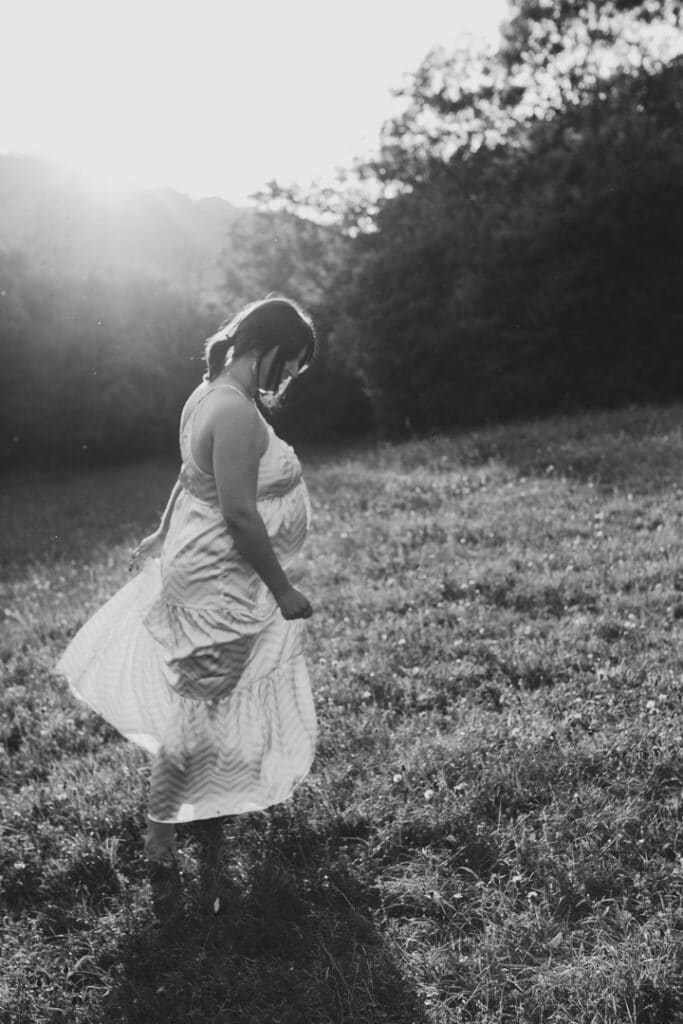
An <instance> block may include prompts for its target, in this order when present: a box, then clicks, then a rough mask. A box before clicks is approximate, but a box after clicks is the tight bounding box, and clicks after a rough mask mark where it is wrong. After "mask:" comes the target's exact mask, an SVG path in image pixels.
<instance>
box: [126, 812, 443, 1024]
mask: <svg viewBox="0 0 683 1024" xmlns="http://www.w3.org/2000/svg"><path fill="white" fill-rule="evenodd" d="M292 825H293V822H292V820H291V818H289V820H288V811H287V810H286V809H284V810H283V809H281V808H273V809H271V810H270V811H269V812H267V813H266V814H259V815H246V816H240V818H238V819H232V820H228V819H223V820H222V821H218V822H212V823H197V824H195V825H194V826H192V833H191V834H190V832H189V830H188V832H187V833H186V836H183V835H182V833H181V837H180V839H181V846H182V845H183V844H184V846H185V850H186V853H185V854H183V855H181V860H180V865H179V869H178V870H169V869H162V870H158V871H153V872H151V873H150V890H151V907H152V908H153V914H151V915H150V917H149V918H148V919H147V920H145V921H140V922H139V923H137V924H134V925H133V927H131V928H130V929H129V931H128V933H127V934H126V936H125V938H123V939H122V948H121V949H120V950H119V963H120V967H121V969H122V973H121V975H120V983H119V984H118V986H117V988H116V989H115V990H114V991H112V992H111V993H110V996H109V998H108V1000H107V1006H106V1012H107V1018H106V1019H108V1020H112V1021H114V1020H116V1021H126V1022H130V1024H137V1022H139V1024H143V1022H144V1024H157V1022H159V1024H161V1022H162V1021H163V1022H164V1024H173V1022H175V1021H183V1022H184V1024H185V1022H191V1021H197V1022H199V1021H201V1022H205V1021H206V1022H209V1021H211V1022H216V1024H229V1022H230V1024H232V1022H233V1021H234V1022H243V1021H244V1022H254V1024H261V1022H263V1024H308V1022H310V1024H325V1022H337V1021H338V1022H339V1024H342V1022H343V1024H353V1022H365V1021H368V1022H370V1021H372V1022H375V1021H376V1022H381V1021H386V1022H387V1024H418V1022H419V1021H421V1020H424V1010H423V1008H422V1006H421V1003H420V1000H419V999H418V997H417V994H416V992H415V991H414V989H413V988H412V987H411V986H410V984H408V983H407V982H406V981H405V979H404V977H403V972H402V970H401V965H400V961H399V954H398V950H397V949H394V950H392V949H390V948H389V945H388V944H387V943H386V942H385V941H384V940H383V939H382V937H381V935H380V934H379V932H378V930H377V928H376V926H375V924H374V923H373V911H374V909H375V906H376V902H377V901H376V898H375V896H374V893H373V886H372V884H371V882H370V881H369V880H366V881H365V882H364V881H363V880H362V877H361V873H359V872H358V871H357V870H354V868H353V864H352V861H351V860H348V859H347V858H346V854H343V855H341V856H340V855H339V846H340V845H341V844H342V843H343V845H344V846H345V848H346V850H348V849H349V848H353V844H354V840H356V841H357V842H359V843H362V842H363V840H362V838H360V837H349V836H339V835H334V834H331V833H330V832H328V833H327V834H325V833H321V832H319V831H316V829H315V828H314V827H312V826H309V825H306V824H305V823H303V822H302V819H301V818H300V817H299V818H297V820H296V823H295V827H294V828H293V827H292ZM190 836H191V837H190Z"/></svg>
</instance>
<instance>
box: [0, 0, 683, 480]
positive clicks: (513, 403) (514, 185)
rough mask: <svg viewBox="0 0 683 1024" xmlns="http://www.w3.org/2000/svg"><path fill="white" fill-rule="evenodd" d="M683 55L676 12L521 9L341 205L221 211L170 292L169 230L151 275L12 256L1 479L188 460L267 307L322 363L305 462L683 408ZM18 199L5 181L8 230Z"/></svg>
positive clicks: (6, 257) (279, 195)
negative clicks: (203, 404)
mask: <svg viewBox="0 0 683 1024" xmlns="http://www.w3.org/2000/svg"><path fill="white" fill-rule="evenodd" d="M681 38H682V27H681V13H680V11H679V7H678V4H676V3H674V2H673V0H643V2H634V0H605V2H602V3H595V2H585V0H515V2H513V3H511V5H510V18H509V20H508V22H507V23H506V26H505V28H504V32H503V35H502V39H501V41H500V45H499V46H498V47H497V49H495V50H494V51H492V52H487V53H479V52H476V51H475V52H473V51H471V50H464V51H458V52H455V53H445V52H441V51H435V52H433V53H431V54H429V55H428V56H427V57H426V59H425V60H424V62H423V63H422V65H421V66H420V68H418V69H417V71H416V72H415V73H414V74H413V75H412V76H411V78H410V81H409V84H408V86H407V87H406V88H405V90H404V93H403V99H404V105H403V113H402V114H401V115H400V116H399V117H397V118H395V119H394V120H393V121H391V122H389V123H387V124H386V125H385V126H384V128H383V131H382V135H381V139H380V145H379V148H378V152H377V156H376V158H375V159H373V160H371V161H365V162H363V163H359V164H358V165H357V166H356V167H355V168H354V169H353V170H352V172H351V173H349V174H347V175H346V178H345V180H344V181H340V183H339V186H338V188H336V189H330V188H326V189H320V190H317V191H316V190H313V189H311V190H308V191H306V192H304V191H302V190H300V189H299V190H298V189H294V188H291V189H290V188H283V187H281V186H279V185H278V184H277V183H274V182H273V183H271V184H270V185H269V186H267V187H265V188H264V189H263V190H262V192H261V194H260V197H259V202H260V208H259V209H258V210H255V211H242V212H241V213H239V212H237V213H236V212H234V211H232V212H230V214H229V215H224V213H225V211H223V210H222V209H221V210H219V209H218V207H216V208H215V209H214V208H212V209H211V210H210V211H209V210H207V209H204V211H203V217H204V220H203V221H202V224H203V225H204V226H203V227H201V229H200V228H198V227H197V225H196V224H195V223H194V222H193V223H192V228H191V231H190V229H189V228H188V231H187V233H186V235H184V236H183V239H181V241H182V244H180V242H178V252H177V254H175V255H174V256H173V258H171V257H170V256H169V251H170V250H171V249H172V244H171V243H172V242H173V236H171V235H170V234H169V233H168V232H167V233H166V234H165V235H164V251H163V254H162V255H163V260H162V259H161V256H160V257H159V260H158V266H159V267H160V268H161V267H162V263H163V269H160V270H159V272H156V273H155V271H154V267H155V264H154V253H151V254H150V250H149V245H150V243H149V238H150V237H152V238H156V237H158V235H159V232H158V229H157V227H155V226H153V227H150V228H149V230H148V232H147V240H146V245H147V249H146V250H145V254H146V255H145V259H146V262H145V263H144V265H142V264H141V263H140V262H139V261H138V263H137V264H136V262H135V260H132V259H131V251H130V248H129V249H128V250H124V251H122V252H120V253H119V252H118V251H117V252H114V251H113V250H112V249H111V248H110V249H108V250H107V252H106V259H104V258H102V257H101V255H98V254H97V253H96V254H95V256H92V253H93V251H94V250H93V242H92V234H90V235H88V236H87V238H86V237H85V236H84V235H83V234H82V233H81V235H78V231H76V235H75V236H74V238H75V240H74V242H73V245H72V248H71V250H64V248H63V247H62V250H61V251H60V252H59V253H58V255H57V256H55V255H54V254H53V255H50V253H49V252H48V251H46V247H45V245H44V238H43V237H41V239H40V240H39V241H38V242H37V241H36V238H35V237H33V238H31V237H29V238H26V237H24V238H22V239H20V240H19V241H16V240H15V243H14V244H10V245H8V244H7V243H5V245H4V246H3V251H2V252H1V253H0V340H1V343H2V361H3V374H2V375H1V377H0V380H1V381H2V383H1V384H0V398H1V399H2V401H1V402H0V464H2V465H3V466H11V465H22V464H28V463H35V462H41V461H42V462H44V461H52V462H59V461H63V460H69V461H73V460H101V459H111V458H117V459H129V458H135V457H140V456H146V455H149V454H152V453H155V452H159V451H163V450H168V449H172V448H173V447H174V446H175V443H176V441H175V435H176V429H177V419H178V413H179V409H180V407H181V405H182V402H183V400H184V398H185V396H186V394H187V393H188V392H189V390H191V388H192V387H193V386H194V385H195V384H196V383H197V381H198V380H199V378H200V376H201V372H202V365H201V349H202V344H203V340H204V338H205V337H207V336H208V335H209V334H210V333H211V332H212V331H213V330H214V329H215V327H216V326H217V324H218V322H219V321H220V320H221V319H222V318H223V316H225V315H228V314H229V313H230V312H231V311H232V310H234V309H235V308H237V307H238V306H239V305H240V304H241V303H242V302H244V301H249V300H250V299H252V298H253V297H255V296H258V295H263V294H266V293H268V292H272V291H275V292H279V293H283V294H289V295H292V296H293V297H294V298H297V299H299V300H300V301H302V302H303V303H304V304H305V305H307V306H308V307H309V308H310V309H311V311H312V313H313V315H314V318H315V320H316V323H317V326H318V333H319V336H320V342H321V355H320V358H319V360H318V362H317V364H316V366H315V367H314V368H313V370H312V371H311V372H310V373H309V374H307V375H306V376H305V377H304V378H302V380H301V382H298V383H297V385H296V387H295V388H293V389H292V397H293V400H289V401H287V402H286V403H285V405H284V407H283V409H282V411H281V412H280V413H279V414H278V415H279V418H280V429H281V430H282V432H283V433H285V434H286V435H287V436H289V437H290V438H291V439H294V440H297V439H306V440H319V441H323V440H326V439H331V438H335V437H338V436H342V435H343V436H348V435H351V434H354V433H358V432H368V431H378V430H379V431H382V432H385V433H396V432H401V431H405V430H412V431H425V430H431V429H448V428H452V427H456V426H458V425H461V424H470V423H477V422H482V421H491V420H501V419H506V418H510V417H520V416H536V415H543V414H545V413H548V412H551V411H556V410H572V409H579V408H586V407H590V406H609V405H616V404H623V403H633V402H641V401H668V400H671V399H675V398H680V397H681V396H682V395H683V347H682V346H681V344H680V337H681V333H682V332H681V329H682V327H683V289H681V287H680V282H681V280H683V255H682V247H681V241H680V240H681V238H682V237H683V230H682V229H683V213H682V211H683V173H682V172H683V127H682V126H683V120H682V117H681V115H682V113H683V76H682V72H683V63H682V61H681V58H680V56H678V54H680V52H681V50H683V45H682V43H681ZM8 180H9V182H10V185H11V186H12V187H10V185H8V184H7V182H8ZM3 181H4V183H5V186H4V192H3ZM12 189H14V191H12ZM20 192H21V188H20V185H19V184H17V181H16V177H15V179H14V181H13V184H12V179H11V176H9V178H8V176H7V175H5V178H4V179H3V176H2V166H1V165H0V217H2V216H3V213H4V211H8V210H11V209H12V208H13V207H12V203H16V199H17V195H18V194H19V193H20ZM43 194H45V192H43ZM59 194H60V195H64V194H65V193H64V191H63V190H62V192H61V193H59ZM69 194H70V195H73V192H72V193H69ZM44 205H45V203H44ZM47 205H48V207H49V204H47ZM157 207H158V204H157ZM82 209H83V206H82V204H81V205H80V206H79V205H78V202H75V205H74V204H72V213H73V216H72V218H71V221H70V222H69V224H70V225H72V221H73V220H74V218H75V219H78V212H79V210H81V211H82ZM73 211H75V213H74V212H73ZM49 212H50V215H51V216H53V217H54V204H53V206H52V207H51V208H50V209H49ZM139 212H140V211H139V210H138V216H139ZM186 212H187V211H186ZM217 213H220V217H222V218H223V220H222V221H221V235H220V237H221V240H222V241H221V244H220V245H217V244H216V229H215V224H216V215H217ZM41 215H42V214H41ZM187 215H188V217H189V213H187ZM159 216H160V214H159V210H158V208H155V217H157V218H158V217H159ZM23 219H24V221H25V220H26V218H25V217H24V218H23ZM82 219H83V218H81V220H82ZM178 220H179V211H178V210H176V211H175V212H174V218H173V223H177V222H178ZM209 221H210V222H211V224H213V232H212V233H209V234H207V237H206V245H205V248H204V250H202V251H203V255H202V258H201V259H200V257H199V256H198V253H199V252H200V250H201V249H202V244H203V243H202V237H203V236H202V234H201V233H202V231H205V230H207V229H206V224H207V223H208V222H209ZM150 223H151V224H153V225H157V223H158V220H155V221H153V222H150ZM188 224H189V221H188ZM56 234H57V235H58V236H59V238H62V237H63V235H64V232H62V231H60V232H56ZM190 234H191V237H192V245H189V243H187V244H186V240H187V238H188V237H190ZM67 235H68V232H67ZM69 237H70V236H69ZM198 239H199V241H198ZM176 242H177V239H176ZM136 244H137V243H136ZM207 251H208V252H210V253H212V256H211V260H210V265H209V262H207V259H206V252H207ZM76 252H77V253H78V259H76V258H75V257H74V253H76ZM84 253H85V254H88V256H89V259H90V262H88V260H87V259H85V258H84ZM296 392H298V394H296Z"/></svg>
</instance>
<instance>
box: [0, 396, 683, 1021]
mask: <svg viewBox="0 0 683 1024" xmlns="http://www.w3.org/2000/svg"><path fill="white" fill-rule="evenodd" d="M302 461H303V462H304V468H305V472H306V477H307V480H308V482H309V487H310V491H311V497H312V502H313V508H314V516H315V519H314V530H313V533H312V535H311V538H310V541H309V544H308V548H307V580H306V583H305V586H304V587H303V589H306V590H307V592H308V593H310V595H311V598H312V601H313V603H314V606H315V609H316V612H315V616H314V618H313V620H312V622H311V628H310V631H309V637H308V653H309V661H310V668H311V674H312V680H313V683H314V688H315V697H316V703H317V708H318V713H319V724H320V737H319V747H318V754H317V758H316V761H315V765H314V769H313V771H312V773H311V775H310V776H309V778H308V779H307V780H306V781H305V783H304V784H302V786H301V787H300V788H299V789H298V790H297V792H296V794H295V797H294V798H293V799H292V800H291V801H290V802H288V803H286V804H283V805H280V806H278V807H275V808H272V809H270V810H268V811H266V812H264V813H260V814H253V815H246V816H242V817H239V818H234V819H230V820H226V821H225V822H224V823H223V825H222V828H221V830H220V834H218V832H217V830H216V829H215V828H214V829H212V828H210V827H207V826H202V825H199V826H182V827H181V828H180V829H179V845H180V849H181V853H180V870H179V873H178V874H177V875H173V874H172V873H171V874H170V875H169V874H167V873H158V872H150V870H149V868H148V867H147V865H146V863H145V861H144V860H143V857H142V852H141V839H140V834H141V831H142V829H143V827H144V818H145V799H146V787H147V782H148V777H149V762H148V760H147V758H146V756H145V755H144V754H143V753H142V752H141V751H138V750H137V749H135V748H133V747H132V746H130V745H128V744H126V743H125V742H124V741H123V740H121V739H120V738H119V737H118V735H117V734H116V733H115V732H114V731H113V730H111V729H110V728H109V727H108V726H107V725H106V724H104V723H103V722H102V721H101V720H99V719H98V718H97V717H96V716H95V715H93V714H92V713H91V712H90V711H89V710H88V709H87V708H86V707H85V706H83V705H81V704H79V703H78V702H76V701H75V700H74V699H73V698H72V697H71V696H70V694H69V692H68V690H67V688H66V686H65V684H64V683H63V682H62V681H60V680H59V679H57V678H56V677H55V676H54V674H53V671H52V667H53V665H54V662H55V660H56V658H57V656H58V654H59V653H60V652H61V650H62V649H63V647H64V646H65V644H66V643H67V642H68V639H69V637H70V636H71V635H72V634H73V632H74V630H75V629H76V628H77V627H78V626H79V624H80V623H82V622H83V621H84V619H85V618H86V617H87V616H88V615H89V614H90V613H91V612H92V611H93V610H94V609H95V608H96V607H97V606H98V605H99V604H100V603H102V602H103V601H104V600H106V598H107V597H109V596H110V595H111V594H112V593H113V592H114V591H115V590H116V589H117V588H118V587H119V586H120V585H121V584H122V583H123V582H125V580H126V579H127V563H128V555H129V552H130V550H131V548H132V546H133V544H134V542H136V541H137V540H139V538H140V537H141V536H143V535H144V534H145V533H146V532H148V531H149V530H150V529H151V528H152V526H153V525H154V524H155V521H156V518H157V516H158V514H159V512H160V511H161V509H162V507H163V505H164V502H165V498H166V494H167V491H168V488H169V487H170V485H171V483H172V481H173V479H174V477H175V473H176V470H177V467H176V466H174V465H173V464H168V463H166V464H164V463H159V464H156V463H155V464H145V465H137V466H132V467H127V468H126V467H120V468H107V469H99V470H92V471H90V472H85V471H83V472H79V473H76V472H71V473H54V474H50V473H41V474H38V473H36V474H29V473H26V474H23V475H17V476H13V477H8V478H5V479H4V480H3V481H2V485H1V488H0V521H1V522H2V524H3V529H2V533H1V535H0V562H1V564H2V579H3V583H2V601H1V603H0V621H2V628H3V633H2V641H1V643H0V664H1V669H2V677H1V680H0V709H1V710H0V741H1V742H0V782H1V785H2V800H1V802H0V823H1V827H2V842H1V846H0V875H1V879H0V907H1V910H0V913H1V915H2V938H1V943H2V959H1V963H0V1022H1V1024H48V1022H49V1024H100V1022H102V1024H105V1022H106V1024H111V1022H131V1024H132V1022H134V1024H174V1022H181V1021H182V1022H183V1024H328V1022H329V1024H365V1022H367V1024H422V1022H425V1024H427V1022H428V1024H456V1022H468V1024H489V1022H490V1024H493V1022H502V1024H513V1022H519V1024H521V1022H524V1024H526V1022H529V1024H613V1022H622V1021H627V1022H633V1024H667V1022H671V1024H676V1022H681V1021H683V823H682V821H683V819H682V796H683V735H682V734H683V718H682V715H681V711H682V707H683V652H682V651H681V631H682V630H683V564H682V563H681V559H680V540H681V526H682V517H683V474H682V470H683V407H680V406H678V407H676V406H671V407H667V408H660V409H655V408H642V409H626V410H622V411H615V412H608V413H595V414H590V415H588V414H587V415H583V416H577V417H566V418H562V417H559V418H555V419H550V420H546V421H544V422H539V423H528V424H518V425H515V426H506V427H500V426H498V427H491V428H486V429H481V430H478V431H473V432H467V433H462V434H458V435H453V436H435V437H432V438H428V439H417V440H412V441H407V442H405V443H400V444H399V443H395V444H394V443H391V444H390V443H382V444H373V445H368V446H366V447H363V446H357V447H353V448H348V449H341V450H337V451H335V452H331V451H329V452H320V451H317V452H316V451H315V450H311V451H310V452H306V451H304V452H303V453H302ZM3 616H4V619H3V618H2V617H3Z"/></svg>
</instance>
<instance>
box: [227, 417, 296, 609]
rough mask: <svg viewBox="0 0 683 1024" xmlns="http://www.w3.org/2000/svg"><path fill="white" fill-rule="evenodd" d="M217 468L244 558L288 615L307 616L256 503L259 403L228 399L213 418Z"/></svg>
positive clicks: (260, 450) (260, 445) (260, 432)
mask: <svg viewBox="0 0 683 1024" xmlns="http://www.w3.org/2000/svg"><path fill="white" fill-rule="evenodd" d="M213 428H214V429H213V450H212V460H213V472H214V476H215V479H216V486H217V489H218V499H219V501H220V506H221V511H222V513H223V517H224V519H225V524H226V526H227V528H228V531H229V533H230V535H231V537H232V539H233V541H234V543H235V547H236V548H237V550H238V551H239V553H240V554H241V555H242V557H243V558H245V559H246V561H247V562H248V563H249V564H250V565H251V566H252V568H253V569H254V570H255V572H257V573H258V575H259V576H260V577H261V579H262V580H263V582H264V583H265V585H266V586H267V587H268V589H269V590H270V592H271V593H272V595H273V597H274V598H275V600H276V601H277V603H278V605H279V607H280V610H281V612H282V615H283V616H284V618H286V619H300V618H308V617H309V616H310V615H311V614H312V608H311V606H310V604H309V601H308V599H307V598H306V597H305V596H304V595H303V594H302V593H301V592H300V591H299V590H297V589H296V588H295V587H293V586H292V584H291V583H290V582H289V580H288V578H287V575H286V573H285V571H284V569H283V568H282V566H281V565H280V563H279V561H278V558H277V556H276V554H275V552H274V550H273V545H272V544H271V542H270V537H269V536H268V532H267V530H266V527H265V524H264V522H263V519H262V518H261V516H260V514H259V511H258V508H257V506H256V485H257V481H258V469H259V463H260V461H261V456H262V455H263V452H264V450H265V444H266V443H267V437H266V436H264V434H265V428H264V426H263V423H262V421H261V418H260V417H259V415H258V413H257V411H256V409H255V408H254V407H253V406H249V405H247V404H246V402H244V400H243V399H241V398H236V399H234V400H233V399H232V398H230V399H228V400H227V401H225V402H224V404H223V405H222V406H221V408H220V409H219V410H217V412H216V418H215V421H214V424H213Z"/></svg>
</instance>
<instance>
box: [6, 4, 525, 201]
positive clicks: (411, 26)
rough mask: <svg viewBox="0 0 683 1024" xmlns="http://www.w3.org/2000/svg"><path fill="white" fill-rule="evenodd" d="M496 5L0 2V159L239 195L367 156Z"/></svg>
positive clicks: (490, 20)
mask: <svg viewBox="0 0 683 1024" xmlns="http://www.w3.org/2000/svg"><path fill="white" fill-rule="evenodd" d="M507 11H508V4H507V0H335V2H332V0H240V2H235V0H42V2H38V0H0V152H3V153H8V152H12V153H34V154H38V155H41V156H45V157H48V158H51V159H54V160H56V161H58V162H60V163H63V164H67V165H69V166H71V167H74V168H76V169H77V170H79V171H83V172H85V173H86V174H89V175H91V176H93V177H94V178H96V179H98V180H100V181H105V182H106V183H109V184H112V185H118V184H122V183H127V182H135V183H140V184H143V185H168V186H170V187H172V188H175V189H178V190H179V191H181V192H187V193H189V194H190V195H193V196H205V195H220V196H223V197H224V198H226V199H230V200H231V201H233V202H237V203H241V202H244V200H245V199H246V197H247V195H248V194H249V193H250V192H253V191H255V190H256V189H258V188H259V187H260V186H261V185H262V184H264V183H265V182H266V181H268V180H270V179H272V178H277V180H278V181H279V182H280V183H281V184H290V183H293V182H295V181H296V182H299V183H301V184H304V185H306V184H308V183H309V182H310V181H311V180H313V179H318V180H321V181H326V180H329V179H330V178H331V177H332V175H333V172H334V169H335V168H336V167H344V166H347V167H348V166H350V164H351V162H352V160H353V158H354V157H356V156H363V155H367V154H369V153H370V152H371V151H372V150H373V148H374V146H375V144H376V142H377V139H378V134H379V129H380V126H381V124H382V122H383V121H384V120H386V118H388V117H389V116H390V115H391V114H392V113H393V112H394V111H395V110H396V109H397V107H396V101H395V100H394V99H392V97H391V89H392V88H395V87H397V86H399V85H400V84H401V81H402V76H403V75H404V74H405V73H407V72H410V71H414V70H416V69H417V67H418V65H419V64H420V62H421V60H422V59H423V57H424V56H425V55H426V54H427V52H428V51H429V50H430V49H431V48H433V47H435V46H440V45H441V46H445V47H446V49H449V48H451V47H454V46H456V45H457V44H458V42H461V41H463V38H464V37H465V36H467V35H470V36H473V37H475V38H477V39H482V40H487V41H490V42H494V41H495V40H496V38H497V36H498V28H499V25H500V23H501V21H503V20H504V18H505V16H506V14H507Z"/></svg>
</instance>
